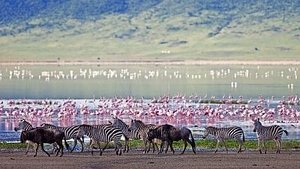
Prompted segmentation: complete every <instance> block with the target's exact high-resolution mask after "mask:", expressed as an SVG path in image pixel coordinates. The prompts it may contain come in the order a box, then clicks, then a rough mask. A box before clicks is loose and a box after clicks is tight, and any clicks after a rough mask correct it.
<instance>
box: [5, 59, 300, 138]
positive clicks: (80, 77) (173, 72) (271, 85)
mask: <svg viewBox="0 0 300 169" xmlns="http://www.w3.org/2000/svg"><path fill="white" fill-rule="evenodd" d="M298 75H299V67H298V66H288V65H284V66H270V65H259V66H253V65H207V66H205V65H198V66H195V65H193V66H190V65H180V66H179V65H178V66H172V65H168V66H162V65H148V66H144V65H142V66H139V65H122V66H120V65H113V66H107V65H98V66H97V65H94V66H93V65H89V66H84V65H82V66H59V65H57V66H53V65H49V66H48V65H46V66H1V68H0V97H1V99H2V100H1V102H2V103H1V105H3V106H2V107H1V116H0V140H10V141H13V140H18V133H16V132H14V131H13V128H14V127H15V126H16V125H17V123H18V121H19V119H21V118H22V117H21V116H18V117H12V116H9V117H8V116H7V115H5V110H10V112H12V111H13V110H14V109H15V108H16V107H17V109H21V108H20V107H19V106H21V105H14V106H13V107H5V106H7V105H8V104H6V103H8V102H9V101H11V100H20V99H24V100H26V99H27V100H31V99H33V100H35V99H40V100H44V99H47V100H48V101H52V102H58V103H62V102H64V101H66V99H70V100H74V99H79V100H80V101H78V100H75V101H78V103H77V104H76V106H77V107H76V111H77V112H78V113H79V114H76V116H74V117H73V118H68V120H66V119H60V118H58V117H57V115H56V116H54V117H51V118H46V117H42V116H36V117H35V118H30V119H29V120H30V121H31V122H32V123H33V125H34V126H39V125H40V124H41V123H43V122H49V123H53V124H56V125H61V126H68V125H73V124H82V123H89V124H102V123H107V122H108V120H111V115H110V114H109V115H101V116H100V115H83V114H80V112H81V110H80V109H81V107H82V105H83V103H82V102H85V104H88V103H86V100H84V99H92V100H93V99H95V100H98V99H99V98H102V97H106V98H113V97H121V98H126V97H128V96H132V97H134V98H144V99H145V100H148V101H149V100H150V99H152V98H153V97H156V98H157V97H159V96H164V95H168V96H175V95H182V96H197V98H198V99H210V98H211V97H213V98H218V99H221V98H224V97H225V98H228V97H232V98H238V97H239V96H243V98H244V99H247V100H250V99H253V100H255V99H257V98H258V97H259V96H263V97H264V98H265V99H266V100H269V99H271V98H272V99H274V100H281V99H283V96H285V97H288V96H291V95H294V96H295V95H299V92H300V81H299V80H298ZM272 96H273V97H272ZM5 104H6V105H5ZM277 104H278V103H277V102H274V103H273V107H275V119H274V122H272V123H268V122H267V121H266V123H267V124H270V125H271V124H279V125H281V126H283V127H285V128H286V129H287V130H288V131H289V132H290V135H289V137H286V136H284V139H299V138H300V135H299V125H298V123H297V122H298V121H297V120H299V119H296V120H295V121H294V122H295V123H294V122H293V121H292V122H291V121H290V122H286V121H282V119H281V117H279V115H278V114H279V112H278V109H277V108H276V107H277ZM203 105H204V104H198V106H203ZM97 106H98V105H92V104H88V107H89V110H93V109H97ZM54 107H55V106H54ZM27 108H28V107H27ZM38 109H40V107H37V108H36V111H38ZM294 109H295V110H296V111H299V107H296V108H294ZM121 117H122V118H123V119H124V120H125V121H126V122H127V123H129V122H130V119H131V118H136V117H134V116H126V115H123V116H121ZM138 118H140V119H141V120H143V121H145V122H146V123H155V124H164V123H170V124H174V125H176V126H188V127H190V128H191V129H193V131H194V132H195V134H196V135H198V136H200V135H201V132H202V130H203V129H204V127H205V126H207V125H215V126H229V125H238V126H241V127H243V129H244V130H245V133H246V138H248V139H254V138H255V133H253V132H252V123H251V120H249V119H242V118H233V119H228V118H224V119H218V120H213V119H209V118H207V117H205V116H194V117H193V118H184V117H176V118H169V119H167V118H161V117H149V116H141V117H138ZM210 120H211V121H210Z"/></svg>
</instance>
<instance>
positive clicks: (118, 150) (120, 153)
mask: <svg viewBox="0 0 300 169" xmlns="http://www.w3.org/2000/svg"><path fill="white" fill-rule="evenodd" d="M115 146H116V154H117V155H122V150H121V147H122V144H121V143H120V142H119V141H118V142H116V145H115Z"/></svg>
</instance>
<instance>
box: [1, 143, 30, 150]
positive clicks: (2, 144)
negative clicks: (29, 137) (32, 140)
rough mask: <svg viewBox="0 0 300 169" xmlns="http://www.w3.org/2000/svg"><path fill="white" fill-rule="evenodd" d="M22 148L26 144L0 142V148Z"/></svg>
mask: <svg viewBox="0 0 300 169" xmlns="http://www.w3.org/2000/svg"><path fill="white" fill-rule="evenodd" d="M23 148H26V144H23V143H7V142H0V149H23Z"/></svg>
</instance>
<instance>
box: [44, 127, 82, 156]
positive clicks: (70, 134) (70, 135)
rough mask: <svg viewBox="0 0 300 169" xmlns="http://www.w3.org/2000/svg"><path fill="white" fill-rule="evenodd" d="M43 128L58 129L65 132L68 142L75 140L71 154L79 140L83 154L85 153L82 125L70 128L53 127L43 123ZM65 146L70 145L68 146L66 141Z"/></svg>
mask: <svg viewBox="0 0 300 169" xmlns="http://www.w3.org/2000/svg"><path fill="white" fill-rule="evenodd" d="M41 127H44V128H51V129H57V130H59V131H62V132H64V133H65V139H66V140H69V139H74V146H73V148H72V150H71V152H73V151H74V149H75V147H76V145H77V140H78V141H79V142H80V144H81V152H83V143H84V137H83V135H80V134H79V128H80V125H73V126H69V127H59V126H55V125H52V124H48V123H43V124H41ZM81 139H82V140H81ZM65 144H66V147H69V145H68V144H67V142H66V141H65ZM68 151H69V148H68Z"/></svg>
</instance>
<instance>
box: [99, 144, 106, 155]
mask: <svg viewBox="0 0 300 169" xmlns="http://www.w3.org/2000/svg"><path fill="white" fill-rule="evenodd" d="M98 143H99V142H98ZM108 143H109V142H106V144H105V146H104V147H103V148H102V149H101V147H100V143H99V144H98V146H99V149H100V156H102V153H103V151H104V150H105V149H106V148H107V146H108Z"/></svg>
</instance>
